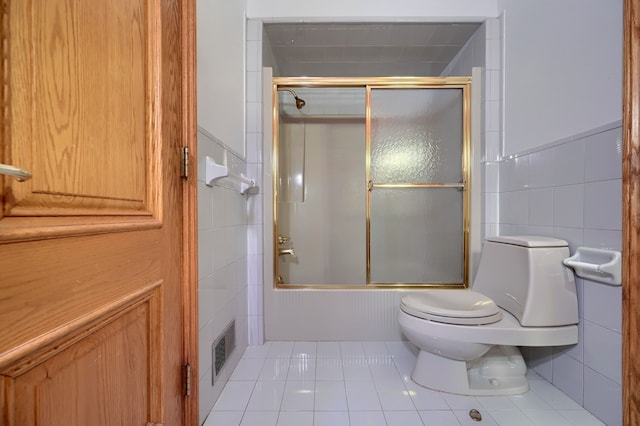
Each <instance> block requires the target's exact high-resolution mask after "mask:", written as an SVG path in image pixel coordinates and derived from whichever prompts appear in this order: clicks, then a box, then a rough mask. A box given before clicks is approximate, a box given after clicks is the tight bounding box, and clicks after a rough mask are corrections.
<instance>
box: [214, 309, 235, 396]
mask: <svg viewBox="0 0 640 426" xmlns="http://www.w3.org/2000/svg"><path fill="white" fill-rule="evenodd" d="M235 347H236V322H235V320H234V321H231V323H229V325H228V326H227V327H226V328H225V329H224V331H223V332H222V334H221V335H220V336H219V337H218V338H217V339H216V340H215V341H214V342H213V345H212V346H211V350H212V352H213V368H212V375H211V384H212V385H213V383H214V382H215V380H216V377H217V376H218V374H220V371H222V368H223V367H224V365H225V364H226V362H227V359H228V358H229V356H230V355H231V352H232V351H233V349H235Z"/></svg>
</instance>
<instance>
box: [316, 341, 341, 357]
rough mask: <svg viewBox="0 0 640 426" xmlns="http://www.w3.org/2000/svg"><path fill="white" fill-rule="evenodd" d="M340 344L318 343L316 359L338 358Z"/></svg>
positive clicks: (339, 355)
mask: <svg viewBox="0 0 640 426" xmlns="http://www.w3.org/2000/svg"><path fill="white" fill-rule="evenodd" d="M341 356H342V355H341V354H340V342H318V344H317V346H316V357H318V358H338V359H339V358H340V357H341Z"/></svg>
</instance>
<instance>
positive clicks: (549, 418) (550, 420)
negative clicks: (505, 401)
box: [522, 410, 571, 426]
mask: <svg viewBox="0 0 640 426" xmlns="http://www.w3.org/2000/svg"><path fill="white" fill-rule="evenodd" d="M522 412H523V413H524V414H525V415H526V416H527V417H528V418H530V419H531V421H533V423H534V424H536V425H553V426H571V422H569V420H567V419H566V417H564V416H563V415H562V414H560V413H558V412H557V411H555V410H522Z"/></svg>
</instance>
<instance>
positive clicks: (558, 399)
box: [530, 380, 582, 410]
mask: <svg viewBox="0 0 640 426" xmlns="http://www.w3.org/2000/svg"><path fill="white" fill-rule="evenodd" d="M530 385H531V390H532V391H533V393H535V394H536V395H538V396H539V397H540V399H542V400H543V401H545V402H546V403H547V404H549V405H550V406H551V407H552V408H554V409H556V410H579V409H581V408H582V407H581V406H580V405H578V403H577V402H575V401H574V400H573V399H571V398H569V397H568V396H567V395H565V394H564V393H562V391H560V390H559V389H558V388H556V387H555V386H553V385H552V384H551V383H549V382H547V381H546V380H532V381H531V382H530Z"/></svg>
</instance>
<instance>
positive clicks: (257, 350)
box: [242, 342, 271, 358]
mask: <svg viewBox="0 0 640 426" xmlns="http://www.w3.org/2000/svg"><path fill="white" fill-rule="evenodd" d="M270 347H271V342H265V344H264V345H253V346H247V349H245V351H244V354H243V355H242V357H243V358H266V357H267V353H268V352H269V348H270Z"/></svg>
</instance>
